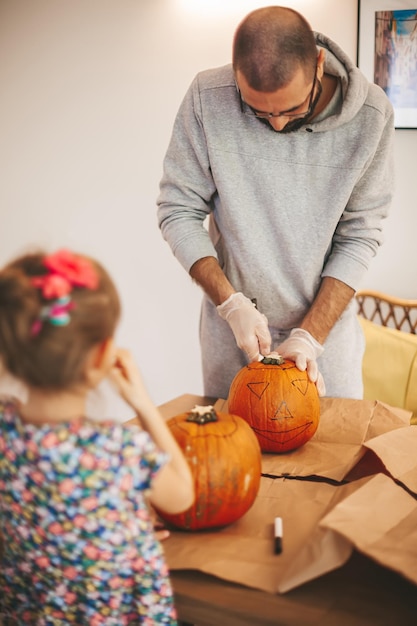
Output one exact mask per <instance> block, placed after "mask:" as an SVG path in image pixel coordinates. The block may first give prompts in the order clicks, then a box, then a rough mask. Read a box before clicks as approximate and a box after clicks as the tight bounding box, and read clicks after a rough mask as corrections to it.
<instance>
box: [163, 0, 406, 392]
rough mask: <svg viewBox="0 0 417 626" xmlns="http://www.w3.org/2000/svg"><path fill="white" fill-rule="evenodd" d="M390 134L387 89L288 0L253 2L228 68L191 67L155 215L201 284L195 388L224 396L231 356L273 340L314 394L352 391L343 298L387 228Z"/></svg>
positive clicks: (235, 361) (243, 358)
mask: <svg viewBox="0 0 417 626" xmlns="http://www.w3.org/2000/svg"><path fill="white" fill-rule="evenodd" d="M393 134H394V125H393V110H392V107H391V105H390V103H389V101H388V99H387V97H386V96H385V94H384V93H383V91H382V90H381V89H380V88H379V87H377V86H376V85H374V84H369V83H368V81H367V80H366V79H365V77H364V76H363V75H362V73H361V72H360V71H359V70H358V68H356V67H355V66H354V64H353V63H352V62H351V61H350V59H349V58H348V57H347V56H346V54H345V53H344V52H343V51H342V50H341V49H340V48H339V47H338V46H337V45H336V44H335V43H333V42H332V41H330V40H329V39H328V38H327V37H325V36H323V35H321V34H319V33H313V32H312V30H311V28H310V26H309V24H308V23H307V22H306V20H305V19H304V18H303V17H302V16H301V15H300V14H299V13H297V12H296V11H293V10H292V9H289V8H286V7H279V6H271V7H265V8H262V9H258V10H255V11H253V12H251V13H250V14H249V15H248V16H247V17H246V18H245V19H244V20H243V21H242V22H241V24H240V25H239V26H238V28H237V31H236V33H235V37H234V42H233V66H230V65H227V66H225V67H221V68H217V69H212V70H207V71H205V72H201V73H199V74H198V75H197V76H196V78H195V79H194V81H193V83H192V84H191V86H190V88H189V90H188V92H187V94H186V96H185V98H184V100H183V102H182V105H181V107H180V110H179V112H178V115H177V118H176V121H175V125H174V129H173V134H172V138H171V141H170V144H169V147H168V151H167V154H166V157H165V160H164V173H163V178H162V180H161V187H160V195H159V198H158V221H159V225H160V228H161V230H162V233H163V236H164V238H165V239H166V240H167V242H168V243H169V245H170V246H171V248H172V250H173V252H174V254H175V255H176V257H177V258H178V260H179V261H180V263H182V265H183V266H184V267H185V269H186V270H187V271H188V272H189V273H190V275H191V277H192V278H193V279H194V280H195V281H196V282H197V283H198V284H199V285H200V286H201V287H202V289H203V290H204V292H205V296H204V299H203V304H202V314H201V326H200V339H201V346H202V361H203V376H204V393H205V394H207V395H208V396H211V397H222V398H226V397H227V395H228V390H229V386H230V382H231V380H232V379H233V377H234V375H235V374H236V372H237V371H238V370H239V369H240V368H241V367H243V366H244V365H245V364H246V363H247V362H248V361H254V360H258V359H259V358H260V355H267V354H268V353H270V352H271V351H277V352H279V353H280V354H281V355H283V356H285V357H287V358H289V359H291V360H293V361H295V363H296V365H297V367H298V368H299V369H307V372H308V374H309V377H310V379H311V380H313V381H315V382H316V384H317V388H318V391H319V393H320V394H321V395H324V394H325V393H327V395H329V396H334V397H337V396H338V397H350V398H361V397H362V372H361V363H362V356H363V351H364V339H363V335H362V332H361V330H360V327H359V324H358V322H357V319H356V309H355V305H354V301H353V300H352V298H353V296H354V293H355V290H356V288H357V286H358V285H359V283H360V281H361V279H362V277H363V274H364V272H365V271H366V269H367V267H368V265H369V262H370V259H371V258H372V257H373V256H374V255H375V253H376V251H377V249H378V246H379V245H380V244H381V242H382V237H381V228H382V220H383V218H385V217H386V215H387V212H388V208H389V204H390V201H391V194H392V171H393V150H392V143H393ZM208 215H210V220H209V229H208V231H207V229H205V227H204V220H205V218H206V217H207V216H208ZM255 302H256V307H255V305H254V303H255Z"/></svg>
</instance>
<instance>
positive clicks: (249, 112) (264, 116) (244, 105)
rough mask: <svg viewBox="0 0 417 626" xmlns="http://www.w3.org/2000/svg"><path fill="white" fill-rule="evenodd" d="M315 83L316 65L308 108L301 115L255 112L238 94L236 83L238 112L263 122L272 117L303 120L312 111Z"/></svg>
mask: <svg viewBox="0 0 417 626" xmlns="http://www.w3.org/2000/svg"><path fill="white" fill-rule="evenodd" d="M316 83H317V65H316V69H315V71H314V80H313V86H312V88H311V91H310V94H309V96H308V108H307V110H306V111H302V112H301V113H293V112H291V111H290V112H288V113H286V112H285V111H284V112H283V113H266V112H264V111H257V110H256V109H254V108H252V107H251V106H250V105H249V104H247V103H246V102H245V101H244V99H243V98H242V94H241V92H240V89H239V85H238V84H237V82H236V89H237V92H238V94H239V98H240V110H241V111H242V113H244V114H245V115H249V116H250V117H257V118H259V119H263V120H270V119H271V118H273V117H287V118H288V119H292V120H294V119H298V118H304V117H306V118H307V117H308V116H309V115H310V114H311V112H312V109H313V108H314V106H315V102H314V100H313V99H314V90H315V88H316ZM318 84H319V89H320V91H321V84H320V82H319V83H318Z"/></svg>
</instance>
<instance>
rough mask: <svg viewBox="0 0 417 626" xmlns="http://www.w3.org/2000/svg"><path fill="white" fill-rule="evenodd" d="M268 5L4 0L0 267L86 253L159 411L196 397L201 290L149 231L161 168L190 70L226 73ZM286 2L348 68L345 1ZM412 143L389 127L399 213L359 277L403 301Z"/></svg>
mask: <svg viewBox="0 0 417 626" xmlns="http://www.w3.org/2000/svg"><path fill="white" fill-rule="evenodd" d="M365 1H366V0H365ZM265 4H267V2H265V1H263V2H259V1H258V2H256V1H250V0H246V1H245V0H222V1H219V0H36V1H34V0H1V2H0V85H1V98H0V171H1V178H2V183H1V185H0V217H1V224H2V229H1V235H0V238H1V246H0V263H1V264H3V263H4V262H6V261H8V260H9V259H10V257H12V256H15V255H17V254H20V253H21V252H23V251H25V250H26V249H28V248H30V247H31V246H38V245H41V246H45V247H46V248H47V249H54V248H56V247H60V246H72V247H73V248H74V249H77V250H80V251H81V252H86V253H89V254H92V255H95V256H97V257H98V258H99V259H100V260H101V261H102V262H103V263H104V264H105V265H106V266H107V267H108V269H109V270H110V272H111V273H112V275H113V276H114V278H115V280H116V281H117V284H118V286H119V289H120V293H121V297H122V302H123V307H124V313H123V319H122V322H121V325H120V328H119V331H118V339H119V342H120V343H121V344H123V345H125V346H129V347H130V348H131V350H132V351H133V352H134V354H135V356H136V359H137V361H138V362H139V364H140V367H141V369H142V372H143V374H144V377H145V380H146V382H147V384H148V387H149V389H150V392H151V395H152V397H153V399H154V400H155V401H156V402H157V403H162V402H165V401H167V400H169V399H170V398H172V397H175V396H177V395H180V394H182V393H197V394H198V393H202V383H201V373H200V352H199V344H198V315H199V303H200V298H201V293H200V290H199V288H198V287H196V286H195V285H194V284H192V283H191V281H190V279H189V278H188V276H187V275H186V274H185V272H184V271H183V269H182V268H181V267H180V265H179V264H178V263H177V261H176V260H175V259H174V257H173V256H172V254H171V252H170V250H169V249H168V246H167V245H166V243H165V242H164V241H163V240H162V237H161V235H160V232H159V230H158V228H157V224H156V212H155V199H156V196H157V193H158V183H159V179H160V176H161V167H162V159H163V156H164V153H165V150H166V147H167V144H168V140H169V136H170V132H171V127H172V123H173V120H174V116H175V113H176V110H177V108H178V105H179V103H180V101H181V99H182V97H183V95H184V92H185V90H186V88H187V87H188V85H189V83H190V81H191V79H192V78H193V76H194V74H195V73H196V72H197V71H199V70H201V69H205V68H208V67H212V66H216V65H221V64H224V63H227V62H229V61H230V55H231V40H232V35H233V32H234V29H235V27H236V25H237V23H238V22H239V21H240V20H241V19H242V18H243V16H244V15H245V14H246V13H248V12H249V11H250V10H252V9H253V8H256V7H259V6H263V5H265ZM286 4H287V5H288V6H291V7H293V8H295V9H297V10H300V11H301V12H302V13H304V14H305V16H306V17H307V18H308V19H309V21H310V23H311V25H312V27H313V28H314V29H316V30H320V31H323V32H325V33H326V34H328V35H329V36H331V37H332V38H333V39H335V40H337V41H338V43H339V44H340V45H341V46H342V47H343V48H344V49H345V51H346V52H347V53H348V54H349V55H350V56H351V57H352V58H353V59H355V58H356V36H357V23H356V16H357V2H356V0H338V1H337V2H335V0H310V1H309V0H304V1H302V0H299V1H297V0H293V1H292V2H291V1H287V2H286ZM416 142H417V132H416V133H414V132H413V131H397V142H396V152H397V169H398V171H399V177H398V178H399V180H398V189H397V195H396V201H395V203H394V209H393V212H392V216H391V218H390V220H389V224H387V226H389V229H387V235H386V244H385V246H384V247H383V248H382V250H381V253H380V254H379V255H378V257H377V258H376V259H375V261H374V263H373V265H372V268H371V270H370V272H369V274H368V277H367V281H366V285H367V286H369V287H375V288H381V289H385V290H387V291H391V292H393V293H396V294H397V295H402V296H408V297H417V293H416V290H417V285H416V270H415V266H414V263H413V261H414V239H415V233H416V231H417V228H416V226H417V222H416V220H417V218H416V211H414V208H415V201H416V194H415V191H414V186H413V184H412V175H413V174H414V169H415V166H414V163H415V151H416V146H417V143H416ZM412 168H413V171H412ZM398 244H399V245H398ZM106 393H107V392H106ZM105 396H106V397H107V395H106V394H105ZM100 406H101V405H100ZM115 410H121V408H120V407H119V406H118V404H117V402H115V401H114V399H112V398H110V408H108V409H107V412H109V413H112V412H114V411H115ZM123 410H124V409H123ZM123 410H122V412H123Z"/></svg>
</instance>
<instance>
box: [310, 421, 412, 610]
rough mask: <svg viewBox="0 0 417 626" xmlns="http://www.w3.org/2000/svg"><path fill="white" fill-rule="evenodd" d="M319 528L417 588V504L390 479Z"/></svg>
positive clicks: (375, 482) (371, 482) (352, 499)
mask: <svg viewBox="0 0 417 626" xmlns="http://www.w3.org/2000/svg"><path fill="white" fill-rule="evenodd" d="M412 428H416V427H415V426H410V429H412ZM370 503H372V504H371V505H370ZM320 526H321V527H322V528H327V529H329V530H332V531H335V532H337V533H339V534H340V536H341V537H343V539H347V540H348V541H350V542H351V543H352V544H353V545H354V546H355V548H357V549H358V550H359V551H360V552H363V553H364V554H366V555H367V556H369V557H371V558H372V559H374V560H375V561H377V562H378V563H380V564H381V565H383V566H385V567H389V568H390V569H393V570H395V571H396V572H398V573H400V574H402V575H403V576H404V577H406V578H408V579H409V580H410V581H412V582H413V583H415V584H417V500H416V499H415V498H414V497H413V496H411V495H410V494H409V493H407V491H406V490H405V489H403V488H402V487H401V486H399V485H397V484H396V483H395V482H394V481H393V480H392V479H391V478H390V477H388V476H385V475H384V474H377V475H376V476H372V477H371V478H370V479H368V482H367V483H366V484H365V485H363V486H361V488H360V489H357V490H356V491H355V492H354V493H352V494H350V495H349V496H347V497H346V498H344V499H343V500H342V501H340V502H339V503H338V504H336V506H335V507H334V508H333V509H332V510H331V511H330V512H329V513H328V514H327V515H326V516H325V517H324V518H323V519H322V521H321V523H320ZM416 617H417V616H416Z"/></svg>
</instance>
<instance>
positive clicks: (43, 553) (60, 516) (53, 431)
mask: <svg viewBox="0 0 417 626" xmlns="http://www.w3.org/2000/svg"><path fill="white" fill-rule="evenodd" d="M165 462H166V455H165V454H163V453H161V452H160V451H158V450H157V448H156V447H155V445H154V443H153V441H152V440H151V438H150V436H149V435H148V433H147V432H145V431H142V430H140V429H139V428H138V427H136V426H130V425H126V424H124V425H123V424H117V423H114V422H105V423H100V424H98V423H96V422H92V421H90V420H88V419H85V418H80V419H79V420H76V421H72V422H65V423H59V424H54V425H50V424H48V425H43V426H40V427H37V426H33V425H30V424H25V423H24V422H22V421H21V419H20V417H19V413H18V408H17V405H16V403H15V402H14V401H13V400H12V399H10V398H8V399H6V398H0V532H1V534H2V535H3V537H4V554H3V555H2V556H0V623H1V618H2V617H3V619H4V620H5V621H4V623H7V624H13V625H14V624H16V625H19V626H20V625H21V626H32V625H33V626H35V625H36V626H64V625H65V626H66V625H67V624H75V625H76V626H84V625H86V626H123V625H124V624H129V625H135V624H143V625H145V626H151V625H152V626H153V625H155V624H158V625H159V624H170V625H174V624H176V615H175V609H174V607H173V597H172V589H171V586H170V582H169V578H168V571H167V566H166V563H165V559H164V555H163V551H162V547H161V545H160V543H159V542H158V541H157V540H156V538H155V536H154V531H153V520H152V515H151V513H150V511H149V509H148V507H147V503H146V490H147V489H148V488H149V486H150V484H151V480H152V478H153V476H154V475H155V473H156V472H157V471H158V469H159V468H160V467H161V466H162V465H163V464H164V463H165ZM7 618H8V619H7Z"/></svg>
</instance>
